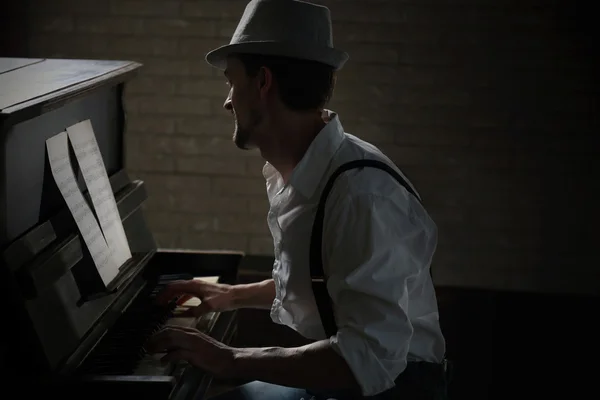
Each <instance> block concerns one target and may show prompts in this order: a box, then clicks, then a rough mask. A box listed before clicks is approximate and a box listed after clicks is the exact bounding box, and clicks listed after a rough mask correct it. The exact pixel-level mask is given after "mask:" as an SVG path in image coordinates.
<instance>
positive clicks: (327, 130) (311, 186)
mask: <svg viewBox="0 0 600 400" xmlns="http://www.w3.org/2000/svg"><path fill="white" fill-rule="evenodd" d="M323 120H324V121H325V122H326V125H325V126H324V127H323V129H321V131H320V132H319V133H318V134H317V136H316V137H315V139H314V140H313V141H312V143H311V144H310V146H309V147H308V149H307V150H306V153H304V156H303V157H302V159H301V160H300V162H299V163H298V165H296V167H295V168H294V170H293V171H292V174H291V175H290V179H289V182H288V184H289V185H290V186H292V187H293V188H294V189H295V190H297V191H299V192H300V193H301V194H302V195H303V196H304V197H306V198H311V197H312V195H313V194H314V192H315V190H316V188H317V186H318V185H319V183H320V181H321V179H322V177H323V175H324V174H325V171H326V170H327V167H328V166H329V164H330V162H331V159H332V158H333V156H334V154H335V153H336V152H337V150H338V149H339V147H340V145H341V144H342V141H343V140H344V137H345V136H344V128H343V127H342V124H341V122H340V120H339V117H338V115H337V114H336V113H335V112H333V111H331V110H323ZM263 175H264V177H265V179H266V180H267V191H268V192H270V191H273V190H275V191H277V190H279V189H282V187H281V185H280V182H281V177H280V176H279V173H277V171H276V170H275V168H274V167H273V166H272V165H271V164H269V163H266V165H265V166H264V168H263ZM273 181H275V182H273ZM269 189H271V190H269ZM274 194H275V193H270V194H269V197H271V195H274Z"/></svg>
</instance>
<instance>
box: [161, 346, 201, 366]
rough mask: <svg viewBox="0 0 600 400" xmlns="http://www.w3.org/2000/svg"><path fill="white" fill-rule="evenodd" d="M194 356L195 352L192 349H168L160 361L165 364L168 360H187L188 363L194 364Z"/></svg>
mask: <svg viewBox="0 0 600 400" xmlns="http://www.w3.org/2000/svg"><path fill="white" fill-rule="evenodd" d="M194 357H195V354H194V352H193V351H190V350H182V349H179V350H174V351H170V352H168V353H167V354H165V355H164V356H163V357H162V358H161V359H160V362H161V363H163V364H167V363H169V362H177V361H187V362H188V363H190V364H192V365H194V364H195V363H194Z"/></svg>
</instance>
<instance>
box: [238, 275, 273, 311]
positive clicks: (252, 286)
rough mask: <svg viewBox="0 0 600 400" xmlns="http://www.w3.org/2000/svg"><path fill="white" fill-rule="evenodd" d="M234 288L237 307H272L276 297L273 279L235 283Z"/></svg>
mask: <svg viewBox="0 0 600 400" xmlns="http://www.w3.org/2000/svg"><path fill="white" fill-rule="evenodd" d="M232 290H233V296H234V302H235V305H236V307H237V308H261V309H270V308H271V305H272V304H273V300H274V299H275V282H274V281H273V279H268V280H265V281H262V282H256V283H248V284H240V285H235V286H233V289H232Z"/></svg>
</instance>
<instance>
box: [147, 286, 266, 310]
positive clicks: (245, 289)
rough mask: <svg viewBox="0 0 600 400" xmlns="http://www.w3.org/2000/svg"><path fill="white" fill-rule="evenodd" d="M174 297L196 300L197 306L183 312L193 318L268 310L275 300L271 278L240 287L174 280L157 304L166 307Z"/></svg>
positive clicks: (160, 294)
mask: <svg viewBox="0 0 600 400" xmlns="http://www.w3.org/2000/svg"><path fill="white" fill-rule="evenodd" d="M178 296H183V299H182V300H180V301H179V303H182V302H183V301H185V300H186V299H189V298H190V297H197V298H199V299H200V301H201V303H200V305H199V306H197V307H193V308H190V309H189V310H187V311H186V312H185V314H187V315H189V316H195V317H199V316H201V315H203V314H206V313H208V312H210V311H230V310H235V309H238V308H244V307H248V308H262V309H269V308H271V305H272V304H273V299H274V298H275V284H274V283H273V280H272V279H269V280H266V281H262V282H257V283H249V284H244V285H226V284H221V283H210V282H204V281H201V280H189V281H175V282H171V283H170V284H168V285H167V286H166V287H165V289H164V290H163V291H162V292H161V293H159V294H158V296H157V302H159V303H160V304H166V303H168V302H169V301H171V300H172V299H173V298H175V297H178Z"/></svg>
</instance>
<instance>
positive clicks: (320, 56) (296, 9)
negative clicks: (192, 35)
mask: <svg viewBox="0 0 600 400" xmlns="http://www.w3.org/2000/svg"><path fill="white" fill-rule="evenodd" d="M235 53H246V54H261V55H272V56H285V57H291V58H297V59H303V60H312V61H318V62H321V63H323V64H326V65H330V66H332V67H333V68H335V69H336V70H339V69H340V68H342V66H343V65H344V64H345V63H346V61H347V60H348V54H347V53H346V52H344V51H341V50H339V49H336V48H334V47H333V33H332V28H331V14H330V12H329V8H327V7H324V6H321V5H317V4H312V3H308V2H306V1H299V0H252V1H250V2H249V3H248V5H247V6H246V9H245V10H244V13H243V15H242V18H241V19H240V22H239V23H238V26H237V28H236V30H235V32H234V33H233V36H232V38H231V41H230V42H229V44H228V45H225V46H221V47H219V48H217V49H214V50H212V51H210V52H209V53H208V54H206V61H207V62H208V63H209V64H211V65H212V66H214V67H217V68H219V69H225V66H226V60H227V57H228V56H229V55H231V54H235Z"/></svg>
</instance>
